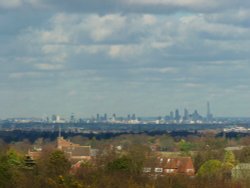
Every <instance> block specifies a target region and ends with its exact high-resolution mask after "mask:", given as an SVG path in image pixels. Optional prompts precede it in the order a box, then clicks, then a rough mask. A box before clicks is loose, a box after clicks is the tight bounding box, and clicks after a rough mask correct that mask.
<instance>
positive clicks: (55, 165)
mask: <svg viewBox="0 0 250 188" xmlns="http://www.w3.org/2000/svg"><path fill="white" fill-rule="evenodd" d="M44 165H46V167H47V173H48V175H50V176H52V177H54V176H60V175H64V174H67V173H68V171H69V169H70V166H71V165H70V162H69V161H68V159H67V158H66V157H65V155H64V152H63V151H59V150H56V151H53V152H52V153H50V155H49V158H48V161H46V163H45V164H44Z"/></svg>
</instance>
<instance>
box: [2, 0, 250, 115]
mask: <svg viewBox="0 0 250 188" xmlns="http://www.w3.org/2000/svg"><path fill="white" fill-rule="evenodd" d="M249 17H250V1H248V0H237V1H235V0H210V1H208V0H174V1H173V0H91V1H89V0H70V1H69V0H0V118H8V117H45V116H48V115H52V114H60V115H62V116H65V117H67V116H70V114H71V113H75V115H76V116H77V117H89V116H91V115H95V114H96V113H100V114H103V113H108V114H112V113H116V114H117V115H127V114H129V113H136V114H137V115H138V116H156V115H166V114H169V112H170V111H171V110H175V109H176V108H178V109H180V110H181V113H183V112H182V110H183V109H184V108H188V109H189V110H190V112H192V111H193V110H195V109H198V110H199V111H200V113H201V114H203V115H205V113H206V102H207V101H210V106H211V111H212V113H213V114H214V115H215V116H245V117H246V116H247V117H249V116H250V108H249V104H250V103H249V101H250V84H249V83H250V61H249V59H250V19H249Z"/></svg>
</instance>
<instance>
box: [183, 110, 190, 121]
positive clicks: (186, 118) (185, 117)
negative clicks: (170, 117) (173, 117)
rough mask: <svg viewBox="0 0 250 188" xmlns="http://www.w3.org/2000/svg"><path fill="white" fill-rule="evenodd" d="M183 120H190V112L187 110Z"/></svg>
mask: <svg viewBox="0 0 250 188" xmlns="http://www.w3.org/2000/svg"><path fill="white" fill-rule="evenodd" d="M183 119H184V120H188V119H189V113H188V110H187V109H186V108H185V109H184V116H183Z"/></svg>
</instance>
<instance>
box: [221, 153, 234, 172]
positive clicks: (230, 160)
mask: <svg viewBox="0 0 250 188" xmlns="http://www.w3.org/2000/svg"><path fill="white" fill-rule="evenodd" d="M223 163H224V166H225V168H227V169H232V168H233V167H234V166H235V165H236V160H235V155H234V153H233V152H232V151H226V152H225V155H224V161H223Z"/></svg>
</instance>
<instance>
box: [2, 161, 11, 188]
mask: <svg viewBox="0 0 250 188" xmlns="http://www.w3.org/2000/svg"><path fill="white" fill-rule="evenodd" d="M11 178H12V175H11V172H10V165H9V162H8V158H7V157H6V156H0V187H5V186H6V185H7V184H8V183H9V182H10V180H11Z"/></svg>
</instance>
